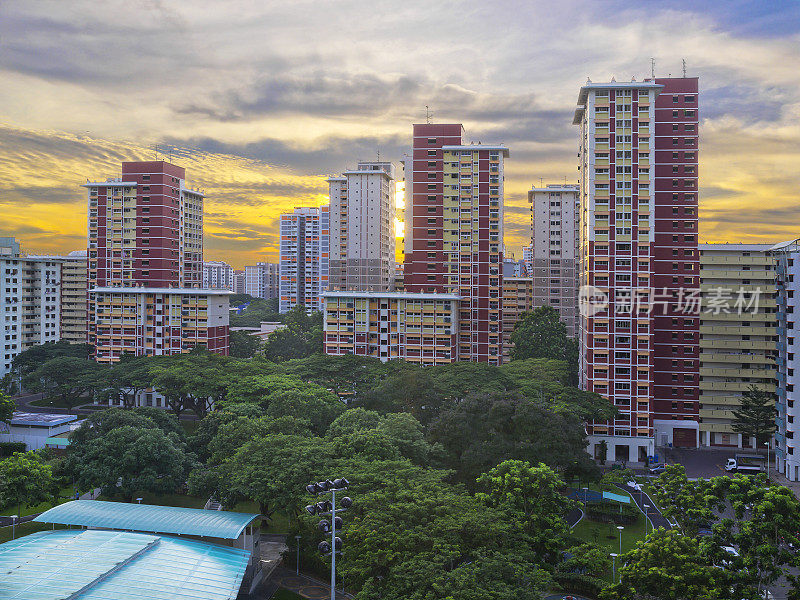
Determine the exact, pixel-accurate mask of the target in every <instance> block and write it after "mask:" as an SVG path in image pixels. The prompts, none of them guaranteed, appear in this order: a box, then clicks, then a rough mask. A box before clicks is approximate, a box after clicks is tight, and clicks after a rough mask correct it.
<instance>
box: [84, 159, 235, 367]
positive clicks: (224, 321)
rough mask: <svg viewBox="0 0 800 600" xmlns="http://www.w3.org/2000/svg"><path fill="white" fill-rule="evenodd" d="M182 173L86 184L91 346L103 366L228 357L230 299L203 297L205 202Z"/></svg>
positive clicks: (131, 173) (153, 171) (151, 172)
mask: <svg viewBox="0 0 800 600" xmlns="http://www.w3.org/2000/svg"><path fill="white" fill-rule="evenodd" d="M185 178H186V174H185V171H184V169H183V168H182V167H178V166H176V165H173V164H170V163H167V162H164V161H152V162H124V163H122V175H121V176H120V177H115V178H111V179H108V180H106V181H98V182H90V183H86V184H83V187H85V188H86V189H87V197H88V204H89V244H88V294H89V323H88V333H87V340H88V342H89V343H90V344H93V345H94V346H95V358H96V359H97V361H98V362H114V361H117V360H119V358H120V356H122V354H123V353H124V352H133V353H135V354H136V355H147V356H151V355H162V354H164V355H165V354H174V353H180V352H187V351H189V350H191V349H192V348H194V347H196V346H203V347H206V348H208V349H209V350H211V351H212V352H217V353H219V354H227V353H228V307H227V304H228V299H227V295H226V294H227V293H228V292H227V291H225V292H224V293H223V291H222V290H208V289H206V290H204V289H202V288H201V286H202V283H203V202H204V195H203V193H202V192H200V191H199V190H195V189H192V188H190V187H189V186H188V185H187V184H186V181H185Z"/></svg>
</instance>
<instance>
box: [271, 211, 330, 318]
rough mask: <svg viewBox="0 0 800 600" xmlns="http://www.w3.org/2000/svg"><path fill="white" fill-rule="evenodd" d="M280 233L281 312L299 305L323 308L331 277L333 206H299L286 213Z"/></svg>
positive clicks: (311, 309)
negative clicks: (323, 300)
mask: <svg viewBox="0 0 800 600" xmlns="http://www.w3.org/2000/svg"><path fill="white" fill-rule="evenodd" d="M280 233H281V243H280V267H279V269H280V282H279V292H280V294H279V307H280V312H282V313H285V312H288V311H290V310H291V309H293V308H294V307H295V306H297V305H300V306H304V307H305V309H306V311H307V312H312V311H315V310H321V309H322V292H324V291H325V290H327V289H328V277H329V271H328V268H329V257H330V218H329V207H328V206H327V205H325V206H320V207H319V208H311V207H299V208H295V209H294V212H291V213H286V214H282V215H281V225H280Z"/></svg>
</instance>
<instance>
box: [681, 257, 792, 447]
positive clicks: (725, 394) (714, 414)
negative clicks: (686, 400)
mask: <svg viewBox="0 0 800 600" xmlns="http://www.w3.org/2000/svg"><path fill="white" fill-rule="evenodd" d="M769 247H770V246H769V245H767V244H700V245H699V250H700V295H701V298H702V309H701V310H700V312H699V318H700V407H699V410H700V445H701V446H732V447H738V448H743V447H744V448H753V447H754V444H755V440H753V439H748V438H747V437H746V436H745V437H744V438H743V437H742V434H740V433H736V432H735V431H734V430H733V422H734V416H733V411H734V410H736V409H738V408H739V407H740V406H741V399H742V395H743V394H744V393H745V392H747V390H748V389H749V388H750V387H751V386H756V387H757V388H759V389H762V390H767V391H769V392H774V391H775V375H776V372H775V353H776V351H777V345H776V341H775V339H776V336H777V327H776V325H777V324H776V315H775V312H776V302H775V257H774V256H773V255H772V254H770V253H768V252H767V250H768V249H769ZM687 316H689V317H690V316H691V315H687Z"/></svg>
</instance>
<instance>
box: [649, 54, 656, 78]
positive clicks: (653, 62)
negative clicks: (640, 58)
mask: <svg viewBox="0 0 800 600" xmlns="http://www.w3.org/2000/svg"><path fill="white" fill-rule="evenodd" d="M650 77H652V78H653V79H655V78H656V59H655V58H653V57H652V56H651V57H650Z"/></svg>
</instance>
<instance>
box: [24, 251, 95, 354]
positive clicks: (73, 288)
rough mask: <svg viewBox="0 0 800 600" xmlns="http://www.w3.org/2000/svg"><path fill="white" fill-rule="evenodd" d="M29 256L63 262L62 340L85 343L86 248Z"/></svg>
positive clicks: (61, 263) (61, 293) (60, 290)
mask: <svg viewBox="0 0 800 600" xmlns="http://www.w3.org/2000/svg"><path fill="white" fill-rule="evenodd" d="M28 258H29V259H38V260H47V261H53V262H57V263H59V264H60V265H61V278H60V279H61V284H60V287H59V296H60V303H61V308H60V313H61V315H60V317H61V327H60V329H61V335H60V339H62V340H64V341H67V342H69V343H70V344H85V343H86V319H87V308H88V302H87V293H86V292H87V290H86V281H87V268H86V265H87V261H86V250H74V251H73V252H70V253H69V254H67V255H66V256H59V255H38V254H37V255H28Z"/></svg>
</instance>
